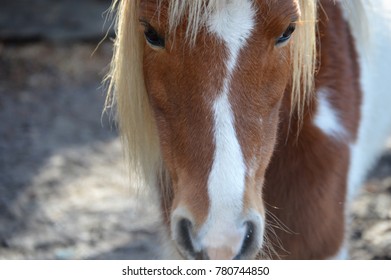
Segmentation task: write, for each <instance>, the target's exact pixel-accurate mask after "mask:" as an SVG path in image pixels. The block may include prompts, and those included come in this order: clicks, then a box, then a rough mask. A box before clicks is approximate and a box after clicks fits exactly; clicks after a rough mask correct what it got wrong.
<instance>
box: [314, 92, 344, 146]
mask: <svg viewBox="0 0 391 280" xmlns="http://www.w3.org/2000/svg"><path fill="white" fill-rule="evenodd" d="M328 95H329V94H328V91H327V89H320V90H319V91H318V94H317V97H318V108H317V111H316V115H315V118H314V124H315V125H316V126H317V127H318V128H319V129H320V130H322V131H323V133H325V134H326V135H328V136H330V137H333V138H336V139H339V140H342V139H344V138H345V137H346V136H347V132H346V130H345V128H344V127H343V126H342V124H341V120H340V118H339V115H338V112H337V111H336V110H335V109H334V108H333V107H332V106H331V104H330V102H329V100H327V97H328Z"/></svg>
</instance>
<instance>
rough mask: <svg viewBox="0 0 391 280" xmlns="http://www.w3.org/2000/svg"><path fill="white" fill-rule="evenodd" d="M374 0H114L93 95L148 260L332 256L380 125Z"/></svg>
mask: <svg viewBox="0 0 391 280" xmlns="http://www.w3.org/2000/svg"><path fill="white" fill-rule="evenodd" d="M386 2H387V1H385V0H382V1H376V5H378V6H373V4H374V3H372V4H370V3H369V1H366V0H355V1H347V0H345V1H342V0H340V1H334V0H278V1H277V0H191V1H190V0H182V1H181V0H121V1H119V0H115V1H114V4H113V9H117V11H118V16H117V19H116V34H117V36H116V39H115V43H114V55H113V59H112V63H111V67H110V71H109V74H108V76H107V79H108V81H109V86H108V95H107V101H106V102H107V103H106V106H107V107H114V108H115V112H116V116H117V119H118V126H119V129H120V131H121V135H122V137H121V138H122V140H123V143H124V147H125V151H126V152H125V154H126V157H127V159H128V162H129V169H130V171H131V172H130V173H131V180H132V181H131V182H132V184H135V185H138V186H142V187H144V188H147V189H150V190H152V191H153V192H155V193H158V202H157V203H158V204H159V205H160V209H161V211H160V212H161V213H160V214H161V219H162V224H163V225H164V227H163V230H162V234H163V235H164V236H165V242H164V243H165V249H164V250H163V249H162V251H164V254H163V256H162V258H174V259H265V258H266V259H343V258H348V257H349V255H348V250H347V239H348V234H347V232H348V229H349V215H348V209H349V202H350V201H351V200H352V198H353V197H354V194H355V193H357V190H358V189H359V188H360V186H361V185H362V183H363V180H364V179H365V176H366V173H367V172H368V170H369V169H370V168H371V167H372V165H373V164H374V162H375V161H376V158H377V157H378V155H379V153H380V152H381V150H382V148H383V145H384V143H385V141H386V138H387V136H388V135H389V134H390V132H391V114H390V113H391V110H390V108H389V106H390V104H391V94H389V83H388V82H389V71H388V70H389V65H391V55H390V52H389V46H390V45H391V38H390V36H389V34H390V32H389V31H390V30H391V29H390V28H391V25H390V22H389V21H388V20H387V17H386V15H387V11H390V7H389V6H387V3H386Z"/></svg>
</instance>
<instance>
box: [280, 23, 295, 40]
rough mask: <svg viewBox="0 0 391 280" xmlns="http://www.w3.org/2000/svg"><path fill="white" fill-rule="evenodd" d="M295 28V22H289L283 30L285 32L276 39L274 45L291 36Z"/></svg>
mask: <svg viewBox="0 0 391 280" xmlns="http://www.w3.org/2000/svg"><path fill="white" fill-rule="evenodd" d="M295 29H296V24H294V23H291V24H290V25H289V26H288V28H287V29H286V30H285V32H284V33H283V34H282V35H281V36H280V37H279V38H278V39H277V41H276V45H280V44H283V43H285V42H287V41H288V40H289V39H290V38H291V36H292V34H293V32H295Z"/></svg>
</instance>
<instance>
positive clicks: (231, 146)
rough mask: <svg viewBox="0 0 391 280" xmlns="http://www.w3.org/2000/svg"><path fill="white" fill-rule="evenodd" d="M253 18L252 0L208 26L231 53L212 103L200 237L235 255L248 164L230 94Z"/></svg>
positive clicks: (234, 4)
mask: <svg viewBox="0 0 391 280" xmlns="http://www.w3.org/2000/svg"><path fill="white" fill-rule="evenodd" d="M254 17H255V11H254V8H253V6H252V5H251V2H250V1H248V0H240V1H239V0H236V1H227V4H226V6H225V7H224V8H223V9H221V10H219V11H217V12H216V14H214V15H212V16H211V18H210V21H209V24H208V26H209V31H210V32H211V33H212V34H215V35H216V36H217V37H218V38H219V39H221V40H222V41H223V42H224V43H225V46H226V48H227V49H228V51H229V52H228V58H227V62H226V67H227V75H226V77H225V79H224V82H223V88H222V89H221V92H220V94H219V96H218V97H217V99H216V100H215V102H214V104H213V113H214V140H215V147H216V150H215V154H214V161H213V165H212V169H211V172H210V174H209V179H208V194H209V200H210V208H209V214H208V218H207V221H206V223H205V225H204V226H203V228H202V229H201V236H200V238H201V242H202V247H204V248H219V247H227V246H231V247H229V248H228V249H230V250H231V251H232V252H233V253H238V252H239V250H240V246H241V244H242V241H243V237H244V235H245V231H246V228H245V226H244V225H243V224H241V223H243V221H241V220H240V218H241V213H242V208H243V196H244V190H245V174H246V164H245V160H244V157H243V153H242V149H241V147H240V144H239V141H238V138H237V135H236V131H235V118H234V114H233V113H232V108H231V104H230V102H229V91H230V88H231V77H232V74H233V72H234V70H235V67H236V64H237V60H238V57H239V53H240V50H241V49H242V48H243V47H244V45H245V43H246V40H247V39H248V38H249V36H250V34H251V31H252V29H253V27H254V24H255V23H254Z"/></svg>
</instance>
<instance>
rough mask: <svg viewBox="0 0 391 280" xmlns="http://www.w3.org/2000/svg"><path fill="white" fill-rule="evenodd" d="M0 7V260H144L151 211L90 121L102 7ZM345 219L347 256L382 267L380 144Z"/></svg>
mask: <svg viewBox="0 0 391 280" xmlns="http://www.w3.org/2000/svg"><path fill="white" fill-rule="evenodd" d="M0 3H1V5H0V7H1V8H0V121H1V125H0V259H151V258H155V257H156V256H157V255H158V251H159V240H158V234H157V232H158V220H157V218H156V217H157V214H156V213H157V212H156V211H157V209H156V208H155V207H156V206H155V205H154V204H153V203H152V202H151V200H150V199H148V195H146V194H143V193H139V192H138V191H137V190H135V189H133V188H132V187H131V186H130V184H129V183H128V181H127V174H126V171H125V164H124V162H123V158H122V152H121V145H120V141H119V139H118V135H117V131H116V129H115V125H114V123H113V122H112V121H110V117H109V116H107V115H105V114H102V110H103V107H104V99H105V92H104V87H102V83H101V81H102V79H103V77H104V75H105V74H106V73H107V71H108V64H109V61H110V57H111V54H112V44H111V39H112V38H113V36H114V35H113V32H112V31H111V30H110V28H109V26H110V24H111V22H110V21H108V22H107V23H106V24H105V17H106V14H105V11H106V10H107V9H108V8H109V6H110V4H111V0H83V1H79V0H57V1H53V0H34V1H31V0H13V1H4V0H0ZM106 32H109V33H108V34H109V36H108V38H107V39H106V40H105V41H104V42H103V43H102V44H101V45H100V46H99V47H98V43H99V42H100V41H101V40H102V39H103V38H104V36H105V34H106ZM95 49H96V51H95V52H94V50H95ZM351 218H352V222H351V224H352V232H351V237H350V239H351V245H350V253H351V257H352V258H354V259H391V143H389V144H388V149H387V150H386V151H385V153H384V155H383V156H382V157H381V158H380V160H379V163H378V165H377V166H376V167H375V168H374V170H373V171H372V173H371V174H370V176H369V178H368V182H367V183H366V185H365V186H364V188H363V191H362V194H361V195H360V196H359V197H358V198H357V199H356V201H355V202H354V204H353V205H352V215H351Z"/></svg>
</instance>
